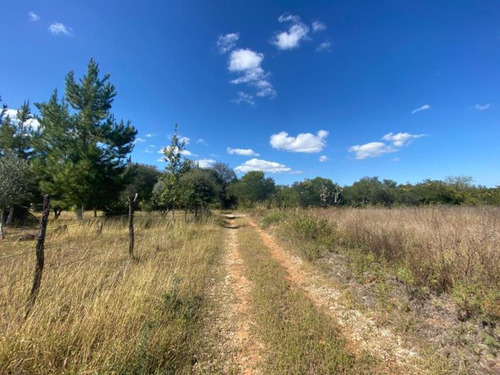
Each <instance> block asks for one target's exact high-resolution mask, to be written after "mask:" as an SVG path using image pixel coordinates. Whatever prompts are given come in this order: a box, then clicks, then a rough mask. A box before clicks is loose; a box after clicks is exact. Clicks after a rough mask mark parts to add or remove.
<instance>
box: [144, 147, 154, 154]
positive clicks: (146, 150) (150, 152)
mask: <svg viewBox="0 0 500 375" xmlns="http://www.w3.org/2000/svg"><path fill="white" fill-rule="evenodd" d="M144 152H145V153H146V154H152V153H153V151H151V150H150V149H148V148H147V149H145V150H144Z"/></svg>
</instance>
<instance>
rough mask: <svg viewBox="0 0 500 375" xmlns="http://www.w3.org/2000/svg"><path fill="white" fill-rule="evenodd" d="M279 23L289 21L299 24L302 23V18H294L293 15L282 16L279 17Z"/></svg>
mask: <svg viewBox="0 0 500 375" xmlns="http://www.w3.org/2000/svg"><path fill="white" fill-rule="evenodd" d="M278 21H279V22H280V23H283V22H288V21H290V22H294V23H297V22H300V17H299V16H294V15H293V14H282V15H281V16H279V17H278Z"/></svg>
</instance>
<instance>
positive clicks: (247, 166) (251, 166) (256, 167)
mask: <svg viewBox="0 0 500 375" xmlns="http://www.w3.org/2000/svg"><path fill="white" fill-rule="evenodd" d="M234 170H235V171H236V172H242V173H247V172H251V171H262V172H265V173H294V171H293V170H292V168H290V167H287V166H286V165H283V164H280V163H277V162H274V161H267V160H261V159H250V160H247V161H246V162H244V163H243V164H241V165H239V166H237V167H236V168H235V169H234ZM296 173H299V172H296Z"/></svg>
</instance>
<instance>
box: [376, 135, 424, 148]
mask: <svg viewBox="0 0 500 375" xmlns="http://www.w3.org/2000/svg"><path fill="white" fill-rule="evenodd" d="M426 135H427V134H410V133H397V134H393V133H389V134H386V135H384V136H383V137H382V139H383V140H384V141H389V142H392V144H393V146H395V147H403V146H406V145H408V144H410V142H411V141H412V140H413V139H417V138H421V137H425V136H426Z"/></svg>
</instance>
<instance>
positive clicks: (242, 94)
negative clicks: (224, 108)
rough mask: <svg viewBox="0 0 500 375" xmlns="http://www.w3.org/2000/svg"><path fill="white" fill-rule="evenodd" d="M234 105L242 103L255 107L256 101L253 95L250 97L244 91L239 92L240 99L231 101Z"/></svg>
mask: <svg viewBox="0 0 500 375" xmlns="http://www.w3.org/2000/svg"><path fill="white" fill-rule="evenodd" d="M231 101H232V102H233V103H236V104H241V103H247V104H250V105H254V104H255V101H254V99H253V96H252V95H249V94H247V93H245V92H243V91H238V97H237V98H236V99H233V100H231Z"/></svg>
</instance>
